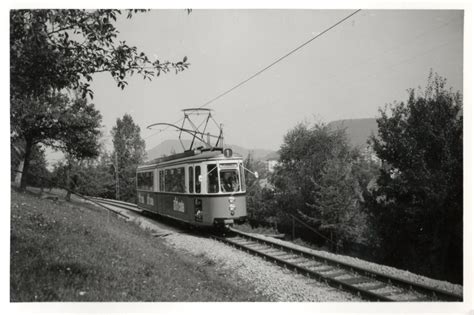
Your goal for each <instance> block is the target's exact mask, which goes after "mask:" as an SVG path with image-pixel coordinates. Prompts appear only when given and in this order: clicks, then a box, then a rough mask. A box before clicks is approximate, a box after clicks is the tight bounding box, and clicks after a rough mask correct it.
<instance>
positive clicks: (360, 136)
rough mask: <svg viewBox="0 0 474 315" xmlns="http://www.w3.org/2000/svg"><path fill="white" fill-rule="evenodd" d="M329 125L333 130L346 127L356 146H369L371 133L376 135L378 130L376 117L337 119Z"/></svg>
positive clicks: (352, 143)
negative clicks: (368, 141)
mask: <svg viewBox="0 0 474 315" xmlns="http://www.w3.org/2000/svg"><path fill="white" fill-rule="evenodd" d="M328 127H329V128H331V129H332V130H335V129H340V128H345V129H346V132H347V137H348V139H349V142H350V144H351V145H352V146H354V147H356V146H359V147H365V146H367V140H368V138H369V137H370V135H372V134H375V135H376V134H377V130H378V127H377V122H376V121H375V118H362V119H344V120H336V121H332V122H330V123H329V124H328Z"/></svg>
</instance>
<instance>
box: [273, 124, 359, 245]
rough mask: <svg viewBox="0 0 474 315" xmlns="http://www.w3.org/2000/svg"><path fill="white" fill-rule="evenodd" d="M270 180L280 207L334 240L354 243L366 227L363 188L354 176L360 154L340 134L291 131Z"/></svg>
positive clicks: (321, 128) (319, 129)
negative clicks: (361, 204) (362, 205)
mask: <svg viewBox="0 0 474 315" xmlns="http://www.w3.org/2000/svg"><path fill="white" fill-rule="evenodd" d="M280 156H281V159H280V165H279V166H278V167H277V168H276V172H275V174H274V176H273V177H272V181H273V183H274V185H275V187H276V198H277V202H278V206H279V208H280V209H282V210H283V211H286V212H288V213H291V214H293V215H296V216H299V217H300V218H302V219H303V220H304V221H306V222H307V223H309V224H311V225H312V226H314V227H316V228H318V229H319V230H320V231H321V232H323V233H325V234H326V235H327V236H330V237H331V238H332V239H334V241H335V242H343V241H346V240H352V241H356V240H357V238H359V237H360V236H361V235H362V232H361V230H363V229H364V228H365V222H364V220H363V216H362V215H361V212H360V206H359V201H360V196H361V191H362V190H363V189H365V186H362V185H361V184H363V182H360V181H359V180H360V176H358V175H357V174H356V171H357V170H358V169H359V168H360V165H359V166H358V168H356V167H355V165H358V160H359V159H360V155H359V154H358V152H357V151H354V150H352V149H351V148H350V146H349V145H348V141H347V138H346V134H345V131H344V130H341V129H338V130H336V131H331V130H330V129H329V128H328V127H327V126H326V125H324V124H315V125H314V126H313V127H311V128H308V126H306V125H304V124H299V125H297V126H296V127H295V128H294V129H292V130H290V131H289V132H288V133H287V134H286V136H285V138H284V143H283V145H282V146H281V149H280Z"/></svg>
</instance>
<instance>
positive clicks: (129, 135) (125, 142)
mask: <svg viewBox="0 0 474 315" xmlns="http://www.w3.org/2000/svg"><path fill="white" fill-rule="evenodd" d="M111 133H112V137H113V144H114V158H115V163H114V166H115V170H116V172H118V175H119V176H118V179H119V189H120V192H119V196H120V199H122V200H125V201H134V200H135V194H136V193H135V189H136V184H135V172H136V168H137V166H138V165H139V164H140V163H142V162H143V160H144V159H145V156H146V151H145V141H144V140H143V139H142V138H141V136H140V127H139V126H138V125H136V124H135V123H134V121H133V119H132V116H130V115H129V114H125V115H124V116H123V118H122V119H120V118H118V119H117V123H116V125H115V126H114V127H113V129H112V132H111Z"/></svg>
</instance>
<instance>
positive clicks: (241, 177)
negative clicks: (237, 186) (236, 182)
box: [239, 164, 247, 191]
mask: <svg viewBox="0 0 474 315" xmlns="http://www.w3.org/2000/svg"><path fill="white" fill-rule="evenodd" d="M239 169H240V183H241V184H242V190H243V191H245V189H246V188H247V187H245V172H244V166H243V165H242V164H239Z"/></svg>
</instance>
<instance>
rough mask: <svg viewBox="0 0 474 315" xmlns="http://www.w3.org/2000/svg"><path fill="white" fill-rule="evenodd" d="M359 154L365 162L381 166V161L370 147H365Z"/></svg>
mask: <svg viewBox="0 0 474 315" xmlns="http://www.w3.org/2000/svg"><path fill="white" fill-rule="evenodd" d="M361 153H362V157H363V158H364V159H365V160H366V161H372V162H374V163H376V164H377V165H382V160H381V159H380V158H379V157H378V156H377V154H376V153H375V151H374V149H373V148H372V146H370V145H368V146H366V147H365V149H363V150H362V152H361Z"/></svg>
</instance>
